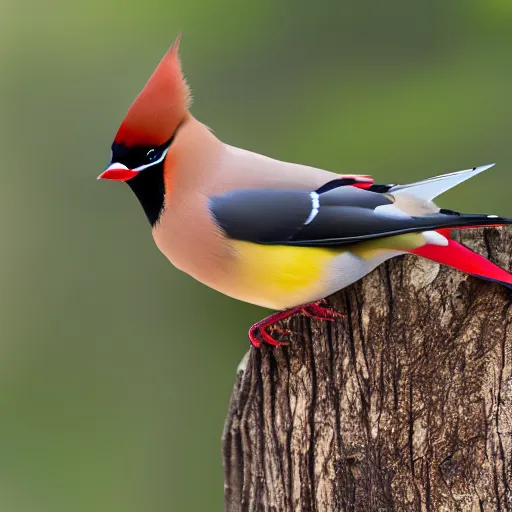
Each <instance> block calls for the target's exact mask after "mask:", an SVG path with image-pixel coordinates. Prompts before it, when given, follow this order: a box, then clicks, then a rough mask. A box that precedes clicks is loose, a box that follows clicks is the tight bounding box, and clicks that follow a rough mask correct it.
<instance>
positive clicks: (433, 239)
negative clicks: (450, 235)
mask: <svg viewBox="0 0 512 512" xmlns="http://www.w3.org/2000/svg"><path fill="white" fill-rule="evenodd" d="M421 234H422V235H423V237H424V238H425V242H426V243H427V244H430V245H440V246H442V247H446V246H447V245H448V239H447V238H446V237H445V236H443V235H441V233H438V232H437V231H423V233H421Z"/></svg>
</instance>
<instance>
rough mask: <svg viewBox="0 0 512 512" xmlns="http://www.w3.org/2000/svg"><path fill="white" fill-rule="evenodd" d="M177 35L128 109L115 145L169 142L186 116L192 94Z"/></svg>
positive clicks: (144, 144) (149, 144)
mask: <svg viewBox="0 0 512 512" xmlns="http://www.w3.org/2000/svg"><path fill="white" fill-rule="evenodd" d="M180 39H181V36H178V37H177V39H176V41H174V43H173V45H172V46H171V48H170V49H169V50H168V51H167V53H166V54H165V55H164V57H163V58H162V60H161V61H160V63H159V64H158V66H157V68H156V69H155V71H154V72H153V74H152V75H151V77H150V79H149V80H148V82H147V83H146V85H145V86H144V89H142V91H141V92H140V93H139V95H138V96H137V98H136V99H135V101H134V102H133V103H132V105H131V107H130V108H129V110H128V112H127V114H126V116H125V118H124V120H123V122H122V123H121V126H120V127H119V130H118V132H117V135H116V138H115V142H116V143H120V144H124V145H125V146H158V145H161V144H163V143H164V142H166V141H167V140H169V139H170V138H171V137H172V135H173V134H174V131H175V130H176V128H177V127H178V125H179V124H180V122H181V121H182V120H183V118H184V117H185V115H186V113H187V110H188V107H189V103H190V91H189V88H188V86H187V83H186V81H185V79H184V77H183V73H182V71H181V64H180V60H179V56H178V48H179V44H180Z"/></svg>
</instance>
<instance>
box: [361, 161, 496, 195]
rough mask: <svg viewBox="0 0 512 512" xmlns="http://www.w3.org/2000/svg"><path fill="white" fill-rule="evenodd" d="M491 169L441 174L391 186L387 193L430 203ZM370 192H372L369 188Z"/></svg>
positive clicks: (484, 168) (485, 166) (477, 168)
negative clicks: (408, 196) (410, 196)
mask: <svg viewBox="0 0 512 512" xmlns="http://www.w3.org/2000/svg"><path fill="white" fill-rule="evenodd" d="M491 167H494V164H489V165H481V166H480V167H473V168H472V169H467V170H465V171H458V172H452V173H449V174H442V175H441V176H435V177H433V178H428V179H426V180H422V181H417V182H415V183H409V184H407V185H391V186H389V192H390V193H391V194H393V195H395V196H396V195H400V194H407V195H412V196H414V197H417V198H418V199H423V200H425V201H432V200H433V199H435V198H436V197H437V196H440V195H441V194H443V193H444V192H446V191H447V190H450V189H451V188H453V187H456V186H457V185H459V184H460V183H462V182H464V181H466V180H469V179H470V178H472V177H473V176H476V175H477V174H480V173H481V172H484V171H486V170H487V169H490V168H491ZM370 190H372V188H371V186H370Z"/></svg>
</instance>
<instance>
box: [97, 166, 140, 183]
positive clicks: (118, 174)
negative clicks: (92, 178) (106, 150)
mask: <svg viewBox="0 0 512 512" xmlns="http://www.w3.org/2000/svg"><path fill="white" fill-rule="evenodd" d="M137 174H139V173H138V171H132V170H131V169H128V167H126V165H123V164H118V163H114V164H111V165H110V166H109V167H108V168H107V169H106V170H105V171H103V172H102V173H101V174H100V175H99V176H98V178H97V179H98V180H116V181H128V180H130V179H132V178H133V177H134V176H137Z"/></svg>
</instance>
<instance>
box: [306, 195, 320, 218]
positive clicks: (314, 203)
mask: <svg viewBox="0 0 512 512" xmlns="http://www.w3.org/2000/svg"><path fill="white" fill-rule="evenodd" d="M309 197H311V213H310V214H309V217H308V218H307V219H306V222H304V226H307V225H308V224H310V223H311V222H313V219H314V218H315V217H316V216H317V215H318V210H319V208H320V196H319V195H318V194H317V193H316V192H311V194H309Z"/></svg>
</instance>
